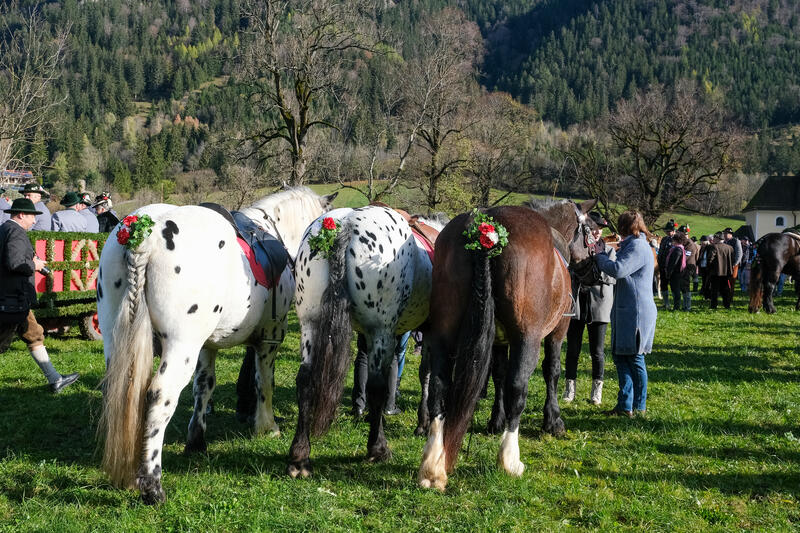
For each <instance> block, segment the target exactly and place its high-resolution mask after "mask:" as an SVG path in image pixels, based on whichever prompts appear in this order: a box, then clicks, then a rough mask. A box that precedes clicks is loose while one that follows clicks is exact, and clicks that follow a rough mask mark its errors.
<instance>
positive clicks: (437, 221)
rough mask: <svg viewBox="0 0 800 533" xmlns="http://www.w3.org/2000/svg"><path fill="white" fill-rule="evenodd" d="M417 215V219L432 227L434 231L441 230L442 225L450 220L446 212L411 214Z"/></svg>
mask: <svg viewBox="0 0 800 533" xmlns="http://www.w3.org/2000/svg"><path fill="white" fill-rule="evenodd" d="M413 216H415V217H417V220H419V221H421V222H423V223H425V224H426V225H428V226H430V227H432V228H433V229H435V230H436V231H442V230H443V229H444V227H445V226H446V225H447V223H448V222H450V217H448V216H447V213H442V212H438V213H433V214H431V215H425V216H423V215H413Z"/></svg>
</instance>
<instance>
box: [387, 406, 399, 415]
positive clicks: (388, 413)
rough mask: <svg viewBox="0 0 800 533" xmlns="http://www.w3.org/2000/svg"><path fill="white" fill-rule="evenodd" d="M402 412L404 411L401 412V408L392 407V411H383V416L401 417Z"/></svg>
mask: <svg viewBox="0 0 800 533" xmlns="http://www.w3.org/2000/svg"><path fill="white" fill-rule="evenodd" d="M402 412H403V411H401V410H400V408H399V407H392V408H391V409H384V410H383V414H385V415H386V416H394V415H399V414H400V413H402Z"/></svg>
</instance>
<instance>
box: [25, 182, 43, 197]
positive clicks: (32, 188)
mask: <svg viewBox="0 0 800 533" xmlns="http://www.w3.org/2000/svg"><path fill="white" fill-rule="evenodd" d="M19 192H20V194H25V193H28V192H37V193H39V194H41V195H42V196H50V193H48V192H47V191H46V190H44V187H42V186H41V185H39V184H38V183H36V182H30V183H26V184H25V186H24V187H23V188H22V189H21V190H20V191H19Z"/></svg>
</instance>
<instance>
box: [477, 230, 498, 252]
mask: <svg viewBox="0 0 800 533" xmlns="http://www.w3.org/2000/svg"><path fill="white" fill-rule="evenodd" d="M478 240H479V241H480V243H481V246H483V247H484V248H491V247H492V246H494V245H495V243H494V241H492V239H490V238H489V236H488V235H487V234H485V233H481V236H480V237H478Z"/></svg>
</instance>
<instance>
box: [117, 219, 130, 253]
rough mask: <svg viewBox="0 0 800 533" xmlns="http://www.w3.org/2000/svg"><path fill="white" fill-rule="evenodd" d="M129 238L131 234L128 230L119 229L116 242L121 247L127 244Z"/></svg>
mask: <svg viewBox="0 0 800 533" xmlns="http://www.w3.org/2000/svg"><path fill="white" fill-rule="evenodd" d="M128 218H130V217H128ZM130 238H131V232H130V231H129V230H128V228H121V229H120V230H119V231H118V232H117V242H118V243H120V244H122V245H123V246H124V245H126V244H128V239H130Z"/></svg>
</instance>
